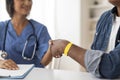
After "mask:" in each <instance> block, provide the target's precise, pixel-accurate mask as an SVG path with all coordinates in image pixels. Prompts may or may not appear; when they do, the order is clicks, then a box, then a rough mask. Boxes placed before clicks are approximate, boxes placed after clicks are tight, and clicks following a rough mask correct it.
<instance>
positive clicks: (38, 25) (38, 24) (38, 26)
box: [29, 19, 46, 28]
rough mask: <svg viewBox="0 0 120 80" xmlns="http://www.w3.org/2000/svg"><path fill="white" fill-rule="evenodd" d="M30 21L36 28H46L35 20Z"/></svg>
mask: <svg viewBox="0 0 120 80" xmlns="http://www.w3.org/2000/svg"><path fill="white" fill-rule="evenodd" d="M29 21H30V22H31V23H32V25H33V26H34V27H35V28H46V26H45V25H44V24H42V23H40V22H38V21H35V20H33V19H30V20H29Z"/></svg>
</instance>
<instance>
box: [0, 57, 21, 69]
mask: <svg viewBox="0 0 120 80" xmlns="http://www.w3.org/2000/svg"><path fill="white" fill-rule="evenodd" d="M0 68H2V69H8V70H18V69H19V68H18V66H17V64H16V63H15V62H14V61H13V60H11V59H8V60H0Z"/></svg>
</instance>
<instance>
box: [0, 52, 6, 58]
mask: <svg viewBox="0 0 120 80" xmlns="http://www.w3.org/2000/svg"><path fill="white" fill-rule="evenodd" d="M6 57H7V53H6V52H5V51H2V50H0V59H1V60H4V59H5V58H6Z"/></svg>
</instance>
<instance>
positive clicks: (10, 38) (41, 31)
mask: <svg viewBox="0 0 120 80" xmlns="http://www.w3.org/2000/svg"><path fill="white" fill-rule="evenodd" d="M30 21H31V22H32V24H33V26H34V28H35V35H36V36H37V49H36V53H35V55H34V58H33V59H32V60H30V61H28V60H25V59H23V57H22V51H23V48H24V45H25V42H26V40H27V38H28V37H29V35H31V34H33V32H34V30H33V28H32V25H31V24H30V23H28V24H27V25H26V27H25V28H24V29H23V31H22V33H21V34H20V35H19V36H18V35H17V34H16V32H15V30H14V27H13V25H12V23H11V21H10V22H9V23H8V21H5V22H0V50H2V48H3V41H5V51H6V52H7V54H8V56H7V58H8V59H12V60H13V61H15V62H16V63H17V64H35V66H36V67H44V66H43V65H42V64H40V61H41V59H42V57H43V56H44V54H45V53H46V51H47V49H48V46H49V44H48V41H49V40H50V39H51V38H50V35H49V33H48V30H47V28H46V27H45V26H44V25H43V24H41V23H39V22H37V21H35V20H32V19H31V20H30ZM7 23H8V28H7V35H6V40H4V36H5V27H6V24H7ZM34 44H35V38H34V37H33V36H32V37H31V38H30V39H29V42H28V45H27V47H26V50H25V53H24V55H25V56H26V57H31V56H32V53H33V49H34Z"/></svg>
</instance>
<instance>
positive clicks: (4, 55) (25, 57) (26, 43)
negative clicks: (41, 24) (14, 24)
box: [0, 20, 37, 60]
mask: <svg viewBox="0 0 120 80" xmlns="http://www.w3.org/2000/svg"><path fill="white" fill-rule="evenodd" d="M28 21H29V20H28ZM9 22H10V20H9V21H8V22H7V24H6V27H5V33H4V38H3V48H2V51H0V53H1V52H2V53H1V57H2V58H4V59H5V58H6V57H7V56H8V55H7V52H6V51H5V43H6V42H5V41H6V36H7V29H8V24H9ZM29 23H30V25H31V26H32V29H33V33H32V34H31V35H29V36H28V38H27V40H26V42H25V45H24V48H23V51H22V58H23V59H25V60H32V59H33V58H34V55H35V52H36V46H37V36H36V35H35V27H34V26H33V24H32V22H31V21H29ZM31 37H34V38H35V44H34V49H33V53H32V56H31V57H27V56H25V50H26V47H27V45H28V42H29V39H30V38H31Z"/></svg>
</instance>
